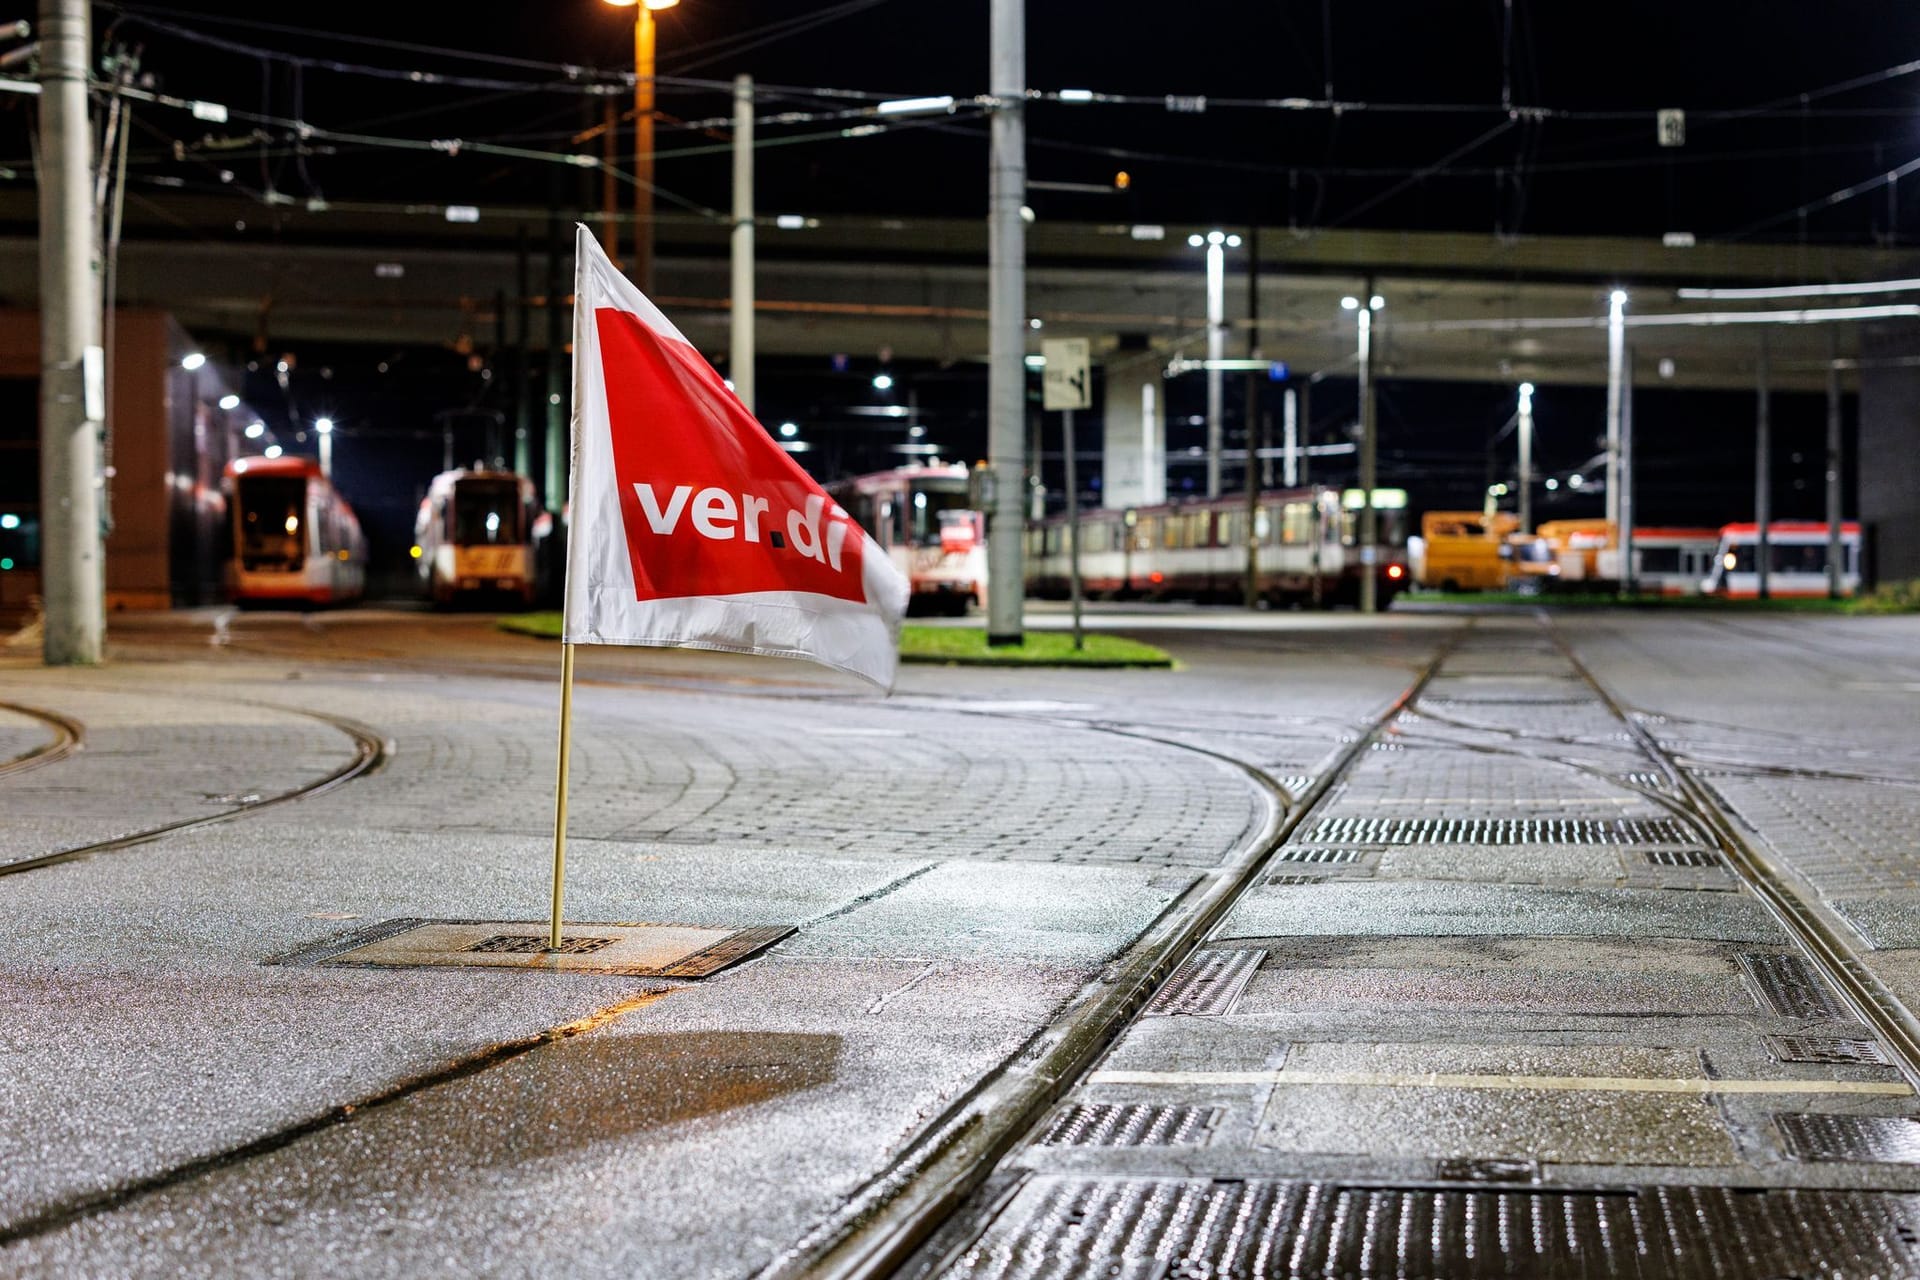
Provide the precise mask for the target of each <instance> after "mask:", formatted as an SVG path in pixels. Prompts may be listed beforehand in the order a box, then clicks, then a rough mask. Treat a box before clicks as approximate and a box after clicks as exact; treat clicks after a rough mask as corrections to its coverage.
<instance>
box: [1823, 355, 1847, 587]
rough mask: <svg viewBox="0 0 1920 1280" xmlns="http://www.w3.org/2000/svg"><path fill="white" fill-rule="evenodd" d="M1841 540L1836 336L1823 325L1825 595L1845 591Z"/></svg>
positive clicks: (1838, 365) (1838, 362)
mask: <svg viewBox="0 0 1920 1280" xmlns="http://www.w3.org/2000/svg"><path fill="white" fill-rule="evenodd" d="M1844 546H1845V544H1844V543H1843V542H1842V541H1841V538H1840V338H1839V335H1838V334H1836V333H1835V332H1834V330H1833V326H1831V325H1829V326H1827V596H1828V597H1829V598H1830V599H1834V600H1838V599H1839V598H1840V597H1841V596H1843V595H1845V594H1846V585H1847V584H1846V577H1845V572H1846V561H1845V559H1844V558H1843V557H1844V556H1845V554H1846V552H1845V549H1844Z"/></svg>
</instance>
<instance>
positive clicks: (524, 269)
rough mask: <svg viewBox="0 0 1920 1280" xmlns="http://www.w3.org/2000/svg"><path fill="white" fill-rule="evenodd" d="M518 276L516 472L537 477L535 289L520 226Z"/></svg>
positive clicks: (516, 247) (524, 234)
mask: <svg viewBox="0 0 1920 1280" xmlns="http://www.w3.org/2000/svg"><path fill="white" fill-rule="evenodd" d="M514 250H515V257H516V262H515V266H516V272H515V278H514V283H515V285H516V288H515V290H514V311H513V469H514V471H515V472H516V473H518V474H519V475H523V476H531V475H532V474H533V470H532V468H533V441H532V439H531V437H532V435H533V418H532V414H531V409H532V404H531V401H532V399H533V387H532V386H531V385H530V384H529V383H528V381H527V305H528V304H527V293H528V292H529V291H530V290H531V289H532V287H533V285H532V281H531V279H530V275H531V272H530V270H529V267H530V262H529V257H528V253H527V226H526V224H525V223H524V222H523V223H521V224H520V234H519V236H518V237H517V238H516V240H515V243H514Z"/></svg>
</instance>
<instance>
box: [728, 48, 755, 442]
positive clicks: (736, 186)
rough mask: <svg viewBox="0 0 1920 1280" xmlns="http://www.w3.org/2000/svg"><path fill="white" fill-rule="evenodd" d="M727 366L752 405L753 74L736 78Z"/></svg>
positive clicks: (739, 393) (740, 393) (735, 384)
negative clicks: (729, 329)
mask: <svg viewBox="0 0 1920 1280" xmlns="http://www.w3.org/2000/svg"><path fill="white" fill-rule="evenodd" d="M731 318H732V336H731V339H730V341H729V342H728V347H727V349H728V351H729V352H730V353H731V354H729V356H728V357H727V370H728V372H730V373H732V374H733V394H734V395H736V396H739V397H740V403H741V404H743V405H745V406H747V412H748V413H752V412H753V409H754V405H753V392H754V388H753V362H754V331H753V318H754V317H753V77H752V76H735V77H734V78H733V303H732V312H731Z"/></svg>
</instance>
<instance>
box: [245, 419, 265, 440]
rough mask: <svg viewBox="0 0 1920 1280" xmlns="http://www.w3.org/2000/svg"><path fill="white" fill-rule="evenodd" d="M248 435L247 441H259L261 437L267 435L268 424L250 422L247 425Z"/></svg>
mask: <svg viewBox="0 0 1920 1280" xmlns="http://www.w3.org/2000/svg"><path fill="white" fill-rule="evenodd" d="M246 434H247V439H249V440H258V439H259V438H260V437H261V436H263V435H265V434H267V424H266V423H264V422H249V423H248V424H247V432H246Z"/></svg>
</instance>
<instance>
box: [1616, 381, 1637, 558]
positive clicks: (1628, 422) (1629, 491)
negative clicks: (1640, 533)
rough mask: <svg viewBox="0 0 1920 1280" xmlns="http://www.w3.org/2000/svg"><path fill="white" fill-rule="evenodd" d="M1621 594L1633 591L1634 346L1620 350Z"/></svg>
mask: <svg viewBox="0 0 1920 1280" xmlns="http://www.w3.org/2000/svg"><path fill="white" fill-rule="evenodd" d="M1619 547H1620V594H1621V595H1631V594H1633V578H1634V574H1633V348H1632V347H1624V348H1623V349H1622V351H1621V353H1620V537H1619Z"/></svg>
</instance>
